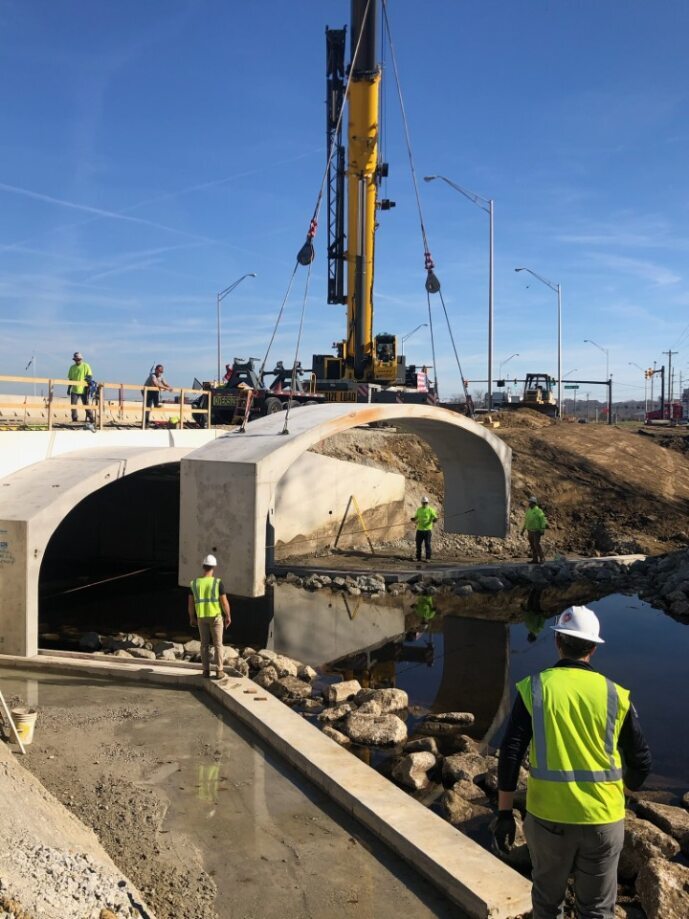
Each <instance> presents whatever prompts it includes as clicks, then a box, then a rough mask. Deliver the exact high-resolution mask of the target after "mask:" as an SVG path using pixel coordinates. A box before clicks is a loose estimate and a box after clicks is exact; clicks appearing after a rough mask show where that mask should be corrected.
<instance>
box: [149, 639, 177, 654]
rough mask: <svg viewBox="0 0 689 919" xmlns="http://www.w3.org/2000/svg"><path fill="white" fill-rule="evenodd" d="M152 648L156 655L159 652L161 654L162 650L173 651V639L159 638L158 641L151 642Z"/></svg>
mask: <svg viewBox="0 0 689 919" xmlns="http://www.w3.org/2000/svg"><path fill="white" fill-rule="evenodd" d="M153 650H154V651H155V653H156V657H157V656H158V655H159V654H162V653H163V651H174V650H175V643H174V641H165V640H163V639H159V640H158V641H154V642H153Z"/></svg>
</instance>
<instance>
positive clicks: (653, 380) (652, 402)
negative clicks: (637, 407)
mask: <svg viewBox="0 0 689 919" xmlns="http://www.w3.org/2000/svg"><path fill="white" fill-rule="evenodd" d="M656 363H657V361H653V376H652V377H651V411H653V410H654V409H655V407H656V404H655V401H654V399H653V384H654V383H655V379H656Z"/></svg>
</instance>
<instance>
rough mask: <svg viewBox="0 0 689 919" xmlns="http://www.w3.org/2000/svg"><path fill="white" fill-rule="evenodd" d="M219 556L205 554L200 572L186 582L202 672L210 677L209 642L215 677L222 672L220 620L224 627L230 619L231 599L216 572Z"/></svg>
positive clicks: (188, 606)
mask: <svg viewBox="0 0 689 919" xmlns="http://www.w3.org/2000/svg"><path fill="white" fill-rule="evenodd" d="M217 564H218V560H217V559H216V557H215V556H214V555H207V556H206V557H205V558H204V560H203V563H202V569H203V574H201V575H200V577H198V578H194V579H193V580H192V581H191V582H190V584H189V597H188V600H187V608H188V611H189V624H190V625H192V626H198V630H199V638H200V640H201V667H202V668H203V675H204V676H205V677H210V675H211V662H210V650H211V643H212V644H213V648H214V649H215V669H216V679H218V680H221V679H222V678H223V676H224V664H225V662H224V651H223V622H224V626H225V628H227V627H228V626H229V625H230V622H231V621H232V619H231V617H230V603H229V600H228V599H227V594H226V593H225V585H224V584H223V582H222V581H221V580H220V578H217V577H216V576H215V569H216V567H217Z"/></svg>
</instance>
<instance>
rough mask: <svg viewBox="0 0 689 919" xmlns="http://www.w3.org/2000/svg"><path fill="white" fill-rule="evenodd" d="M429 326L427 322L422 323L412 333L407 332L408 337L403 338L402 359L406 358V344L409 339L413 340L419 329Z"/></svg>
mask: <svg viewBox="0 0 689 919" xmlns="http://www.w3.org/2000/svg"><path fill="white" fill-rule="evenodd" d="M427 326H428V323H427V322H422V323H420V324H419V325H417V327H416V328H415V329H412V330H411V332H407V334H406V335H403V336H402V357H404V343H405V341H406V340H407V339H408V338H411V337H412V335H413V334H414V333H415V332H418V331H419V329H424V328H426V327H427Z"/></svg>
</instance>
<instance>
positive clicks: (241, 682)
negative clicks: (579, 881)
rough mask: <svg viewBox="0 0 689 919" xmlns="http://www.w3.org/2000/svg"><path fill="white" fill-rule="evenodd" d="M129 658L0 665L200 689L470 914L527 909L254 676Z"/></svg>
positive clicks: (524, 897)
mask: <svg viewBox="0 0 689 919" xmlns="http://www.w3.org/2000/svg"><path fill="white" fill-rule="evenodd" d="M137 663H138V662H137ZM148 664H149V662H145V663H144V665H143V666H139V667H136V666H134V665H133V663H132V661H127V662H126V663H124V666H123V665H122V664H120V663H119V662H118V663H115V662H114V661H113V662H110V661H102V660H98V661H93V662H90V661H84V660H82V659H76V660H71V661H70V660H67V659H66V658H65V657H62V656H61V657H59V658H51V657H49V656H47V655H41V657H40V658H38V657H35V658H22V657H5V656H0V666H2V665H5V666H8V667H13V668H22V669H31V670H53V671H63V672H64V671H71V672H74V671H79V672H81V673H85V674H88V675H92V676H100V677H111V678H112V677H117V678H122V677H124V678H125V679H138V680H145V681H146V682H155V683H162V684H165V685H168V686H169V685H174V686H179V687H186V688H192V687H194V688H203V689H205V691H206V692H207V693H208V695H209V696H211V698H213V699H214V700H215V701H216V702H218V703H219V704H220V705H222V706H223V708H225V709H227V711H229V712H230V713H231V714H232V715H233V716H235V717H236V718H238V719H239V720H240V721H241V722H242V723H243V724H245V725H247V726H248V727H249V728H250V729H251V730H252V731H254V732H255V733H256V734H258V736H259V737H261V739H262V740H264V741H265V742H266V743H267V744H268V745H269V746H270V747H271V748H272V749H274V750H275V751H276V752H277V753H278V754H279V755H281V756H282V757H283V758H284V759H285V760H287V762H288V763H290V765H292V766H293V767H294V768H296V769H297V770H298V771H299V772H300V773H301V774H302V775H304V776H305V777H306V778H307V779H309V780H310V781H311V782H312V783H313V784H314V785H316V786H317V787H318V788H320V789H321V790H322V791H324V792H325V793H326V794H327V795H328V797H330V798H331V799H332V800H334V801H336V802H337V803H338V804H339V805H340V806H341V807H342V808H343V809H344V810H345V811H347V812H348V813H349V814H351V815H352V816H354V817H355V818H356V819H357V820H358V821H359V822H360V823H361V824H363V826H365V827H366V828H367V829H368V830H369V831H370V832H372V833H373V834H374V835H375V836H376V837H377V838H379V839H380V840H382V841H383V842H384V843H385V844H386V845H387V846H388V847H389V848H390V849H391V850H392V851H393V852H394V853H395V854H396V855H398V856H399V857H401V858H402V859H404V861H406V862H408V863H409V864H410V865H412V866H413V867H414V868H415V869H416V870H417V871H418V872H419V873H420V874H421V875H423V876H424V877H425V878H427V879H428V880H429V881H430V882H431V883H432V884H433V885H434V886H435V887H437V888H438V889H439V890H441V891H442V892H443V893H444V894H445V896H447V897H448V899H450V900H452V901H453V902H454V903H456V904H457V905H458V906H460V907H461V908H462V909H463V910H464V911H465V913H466V914H467V915H468V916H471V917H476V919H516V917H519V916H521V915H523V914H525V913H528V912H529V911H530V909H531V885H530V883H529V882H528V881H527V880H526V879H525V878H523V877H522V876H521V875H520V874H518V873H517V872H516V871H514V870H513V869H512V868H509V867H508V866H507V865H505V864H503V862H501V861H500V860H499V859H497V858H495V857H494V856H493V855H491V854H490V853H489V852H487V851H486V850H485V849H483V848H482V847H481V846H479V845H478V844H477V843H475V842H473V841H472V840H470V839H469V838H468V837H466V836H464V835H463V834H462V833H460V832H458V831H457V830H456V829H455V828H454V827H452V826H451V825H450V824H449V823H447V822H446V821H444V820H443V819H442V818H440V817H439V816H437V815H436V814H434V813H433V812H432V811H430V810H428V809H427V808H426V807H424V806H423V805H422V804H420V803H419V802H418V801H415V800H414V799H413V798H410V797H409V796H408V795H407V794H406V793H405V792H403V791H402V790H401V789H399V788H397V787H396V786H395V785H393V784H392V783H391V782H390V781H388V780H387V779H385V778H383V776H381V775H379V774H378V773H377V772H375V770H373V769H371V768H370V767H369V766H367V765H366V764H365V763H362V762H361V761H360V760H358V759H357V758H356V757H355V756H353V755H352V754H351V753H349V752H348V751H347V750H344V749H343V748H342V747H339V746H338V745H337V744H336V743H334V742H333V741H332V740H330V738H328V737H326V736H325V735H324V734H322V733H321V732H320V731H319V730H318V729H317V728H315V727H314V726H313V725H311V724H308V723H307V722H306V721H305V720H304V719H303V718H302V717H301V716H300V715H297V714H296V713H295V712H293V711H292V710H291V709H290V708H288V707H287V706H286V705H284V704H283V703H282V702H280V701H278V700H277V699H276V698H275V697H274V696H272V695H270V693H267V692H265V691H264V690H262V689H261V688H260V687H258V686H257V685H256V684H255V683H254V682H253V681H251V680H248V679H243V678H232V677H229V678H227V679H226V680H224V681H223V683H222V684H219V683H214V682H208V681H206V680H203V679H202V678H201V677H199V676H197V675H191V674H188V672H187V673H184V672H182V671H180V670H179V669H177V668H172V667H166V666H164V665H161V666H156V667H151V666H150V665H148Z"/></svg>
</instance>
